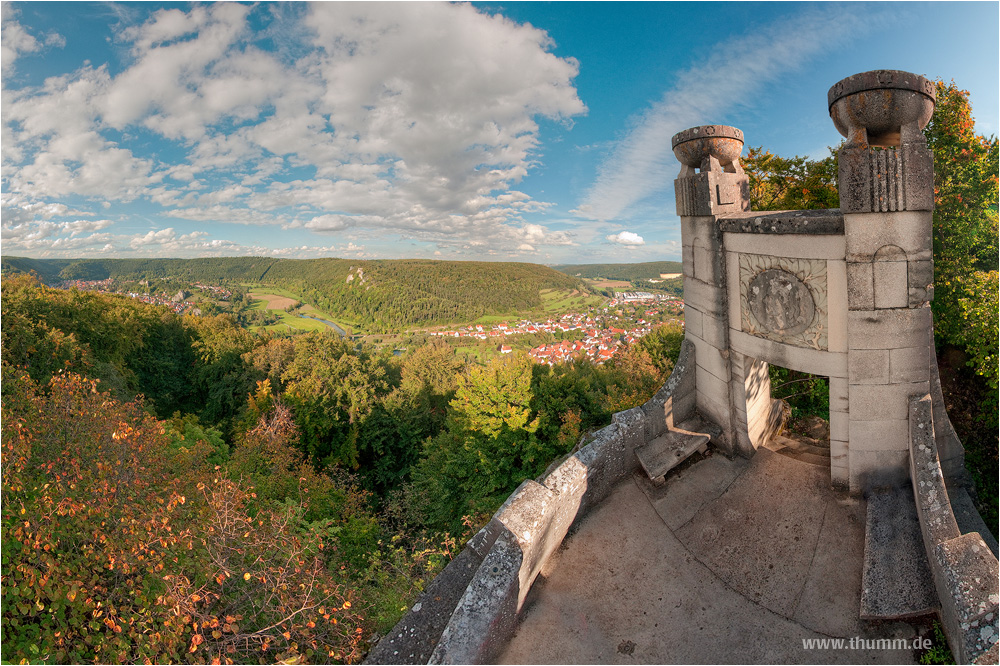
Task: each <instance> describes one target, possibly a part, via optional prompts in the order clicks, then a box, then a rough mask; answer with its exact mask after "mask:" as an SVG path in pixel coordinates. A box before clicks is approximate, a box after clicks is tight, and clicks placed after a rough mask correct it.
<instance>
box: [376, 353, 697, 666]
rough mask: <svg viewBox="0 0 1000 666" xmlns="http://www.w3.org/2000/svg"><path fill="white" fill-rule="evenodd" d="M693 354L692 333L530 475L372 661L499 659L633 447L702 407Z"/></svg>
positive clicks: (628, 466) (630, 466)
mask: <svg viewBox="0 0 1000 666" xmlns="http://www.w3.org/2000/svg"><path fill="white" fill-rule="evenodd" d="M696 358H697V353H696V350H695V346H694V344H692V343H691V342H690V341H689V340H685V341H684V342H683V343H682V345H681V352H680V355H679V356H678V359H677V362H676V363H675V364H674V370H673V372H672V373H671V375H670V377H669V378H668V379H667V381H666V383H665V384H664V385H663V387H661V388H660V390H659V391H657V392H656V394H655V395H654V396H653V397H652V398H650V399H649V400H648V401H647V402H646V403H645V404H643V405H642V406H640V407H635V408H633V409H629V410H626V411H623V412H618V413H616V414H615V415H614V416H613V418H612V420H613V423H611V424H610V425H608V426H607V427H605V428H602V429H601V430H599V431H597V432H596V433H594V434H593V436H591V438H590V441H589V442H588V443H587V444H586V445H584V446H581V447H580V448H579V450H578V451H576V452H575V453H572V454H571V455H568V456H567V457H566V458H565V459H563V460H562V461H561V462H560V463H559V464H557V465H556V464H554V465H553V466H552V467H550V469H549V470H547V471H546V473H545V474H544V475H542V476H541V477H540V478H539V479H537V480H534V481H532V480H528V481H524V482H523V483H522V484H521V485H520V486H518V488H517V490H515V491H514V492H513V493H511V495H510V496H509V497H508V498H507V501H506V502H504V504H503V506H501V507H500V509H498V510H497V512H496V513H495V514H494V515H493V518H492V519H491V520H490V522H489V523H487V525H486V526H485V527H483V529H482V530H480V531H479V532H478V533H477V534H476V536H474V537H473V538H472V539H471V540H470V541H469V543H468V544H467V545H466V547H465V549H464V550H463V551H462V552H461V553H460V554H459V555H458V557H456V558H455V559H454V560H452V562H451V563H450V564H449V565H448V566H447V567H445V569H444V571H442V572H441V573H440V574H439V575H438V576H437V577H436V578H435V579H434V581H432V583H431V585H430V586H429V587H428V589H427V591H426V592H425V593H424V594H422V595H421V596H420V598H419V599H418V600H417V602H416V603H414V605H413V607H412V608H411V609H410V610H409V612H407V614H406V615H404V616H403V618H402V619H401V620H400V621H399V623H397V625H396V626H395V627H394V628H393V629H392V631H390V632H389V634H388V635H386V637H385V638H383V639H382V640H381V641H380V642H379V643H378V644H377V645H376V646H375V647H374V648H373V649H372V651H371V652H370V653H369V655H368V657H367V659H366V662H365V663H387V664H425V663H433V664H462V663H465V664H482V663H492V662H493V661H494V660H495V658H496V656H497V655H498V654H499V652H500V650H501V649H502V648H503V646H504V645H506V644H507V642H508V641H509V640H510V637H511V636H512V635H513V633H514V630H515V627H516V621H517V615H518V612H519V611H520V609H521V607H522V606H523V604H524V601H525V597H526V595H527V594H528V592H529V590H530V589H531V586H532V584H533V583H534V581H535V578H536V577H537V575H538V573H539V571H540V570H541V567H542V565H543V564H544V562H545V561H546V560H547V559H548V558H549V557H550V556H551V555H552V553H553V552H554V551H555V550H556V549H557V548H558V547H559V546H560V544H561V543H562V541H563V539H564V538H565V537H566V534H567V533H568V532H569V529H570V528H571V527H572V525H573V523H574V522H576V521H577V520H579V519H580V518H582V517H583V516H584V515H586V513H587V512H588V511H589V510H590V509H591V508H593V507H594V506H596V505H597V504H599V503H600V502H601V501H602V500H603V499H604V498H605V497H607V496H608V495H609V494H611V492H612V490H613V489H614V488H615V486H617V485H618V484H619V483H620V482H621V481H623V480H624V479H627V478H629V477H630V476H631V474H632V473H633V472H634V471H635V470H636V469H638V468H639V463H638V460H637V458H636V456H635V453H634V450H635V448H636V447H639V446H643V445H645V444H647V443H648V442H650V441H652V440H653V439H655V438H656V437H658V436H660V434H662V433H663V432H664V431H665V430H666V429H667V427H668V426H671V427H672V426H673V425H674V424H675V423H680V422H682V421H686V420H687V419H689V418H690V417H692V416H693V415H695V389H696V378H695V372H696V368H697V365H696Z"/></svg>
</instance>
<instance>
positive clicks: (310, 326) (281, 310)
mask: <svg viewBox="0 0 1000 666" xmlns="http://www.w3.org/2000/svg"><path fill="white" fill-rule="evenodd" d="M250 298H252V299H254V304H253V307H252V308H251V309H253V310H271V311H272V312H274V314H275V315H277V316H278V317H279V318H280V319H281V321H279V322H278V323H277V324H271V325H270V326H262V327H260V328H263V329H264V330H268V331H290V330H295V331H325V330H330V327H329V326H327V325H326V324H324V323H323V322H321V321H316V320H315V319H305V318H303V317H301V316H299V315H308V316H309V317H316V318H318V319H325V320H326V321H329V322H332V323H334V324H337V325H338V326H340V327H341V328H342V329H344V330H349V329H348V328H347V327H346V326H344V325H343V324H340V323H339V322H337V321H335V320H334V319H333V317H331V316H330V315H328V314H327V313H325V312H323V311H322V310H318V309H316V308H315V307H313V306H312V305H308V304H306V305H303V306H302V307H301V308H299V312H298V313H297V314H290V313H288V312H285V308H287V307H289V306H291V305H295V304H296V303H299V299H298V295H297V294H293V293H292V292H290V291H286V290H284V289H278V288H271V287H269V288H267V290H264V289H254V290H253V291H251V292H250Z"/></svg>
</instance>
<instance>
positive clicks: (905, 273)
mask: <svg viewBox="0 0 1000 666" xmlns="http://www.w3.org/2000/svg"><path fill="white" fill-rule="evenodd" d="M828 101H829V105H830V117H831V118H832V119H833V122H834V125H836V127H837V129H838V130H839V131H840V133H841V134H843V135H844V136H845V137H847V143H846V144H845V145H844V146H843V147H842V148H841V150H840V155H839V165H840V166H839V168H840V171H839V189H840V207H841V212H842V213H843V215H844V233H845V237H846V248H847V256H846V260H847V298H848V313H847V316H848V321H847V337H848V387H847V389H848V391H847V392H848V414H849V424H850V425H849V428H850V430H849V442H850V445H849V446H850V450H849V476H850V487H851V490H852V491H859V490H865V489H867V488H869V487H872V486H878V485H886V484H895V483H902V482H904V481H905V480H906V479H907V478H908V475H909V474H908V441H909V439H908V437H909V434H908V405H909V400H910V397H911V396H920V395H925V394H927V392H928V390H929V379H930V362H931V359H933V358H934V357H933V347H932V345H933V333H932V327H933V322H932V319H931V310H930V301H931V299H932V298H933V286H932V284H933V273H934V268H933V263H932V249H933V248H932V243H931V214H932V210H933V206H934V169H933V160H932V156H931V152H930V150H928V149H927V145H926V142H925V140H924V136H923V133H922V132H921V130H922V129H923V128H924V126H925V125H926V124H927V122H928V121H929V120H930V117H931V114H932V113H933V112H934V101H935V95H934V85H933V84H932V83H931V82H930V81H928V80H927V79H925V78H923V77H921V76H917V75H915V74H909V73H907V72H900V71H894V70H878V71H873V72H864V73H861V74H856V75H854V76H850V77H848V78H846V79H844V80H842V81H840V82H838V83H836V84H835V85H834V86H833V87H832V88H831V89H830V92H829V96H828Z"/></svg>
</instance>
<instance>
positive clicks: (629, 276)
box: [552, 261, 684, 280]
mask: <svg viewBox="0 0 1000 666" xmlns="http://www.w3.org/2000/svg"><path fill="white" fill-rule="evenodd" d="M552 268H554V269H555V270H557V271H559V272H561V273H565V274H566V275H571V276H573V277H583V278H606V279H608V280H648V279H649V278H658V277H660V273H682V272H683V270H684V265H683V264H681V262H679V261H647V262H643V263H638V264H561V265H559V266H553V267H552Z"/></svg>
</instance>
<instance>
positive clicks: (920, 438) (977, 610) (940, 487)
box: [909, 394, 1000, 664]
mask: <svg viewBox="0 0 1000 666" xmlns="http://www.w3.org/2000/svg"><path fill="white" fill-rule="evenodd" d="M909 435H910V437H909V438H910V475H911V477H912V480H913V493H914V499H915V500H916V505H917V515H918V517H919V519H920V527H921V532H922V534H923V539H924V547H925V548H926V550H927V558H928V560H929V563H930V567H931V572H932V574H933V577H934V585H935V587H936V588H937V593H938V598H939V600H940V602H941V619H942V624H943V626H944V631H945V635H946V636H947V638H948V644H949V646H950V647H951V652H952V655H954V657H955V659H956V661H957V663H959V664H968V663H973V662H975V661H976V660H977V659H979V658H980V657H981V656H982V655H983V654H984V653H987V652H989V651H990V650H993V651H994V652H995V650H996V644H997V639H998V633H997V632H998V626H997V623H998V612H1000V608H998V601H1000V599H998V585H1000V563H998V562H997V558H996V557H995V556H994V555H993V553H992V552H991V551H990V549H989V546H987V545H986V542H985V541H983V538H982V537H981V536H980V535H979V534H978V533H977V532H969V533H968V534H961V532H960V531H959V528H958V523H957V521H956V520H955V514H954V511H953V510H952V506H951V501H950V499H949V495H948V489H947V486H946V485H945V480H944V472H943V471H942V469H941V462H940V458H939V457H938V451H937V442H936V439H935V435H934V417H933V401H932V399H931V396H930V395H929V394H927V395H924V396H922V397H915V398H914V399H912V400H911V401H910V409H909Z"/></svg>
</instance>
